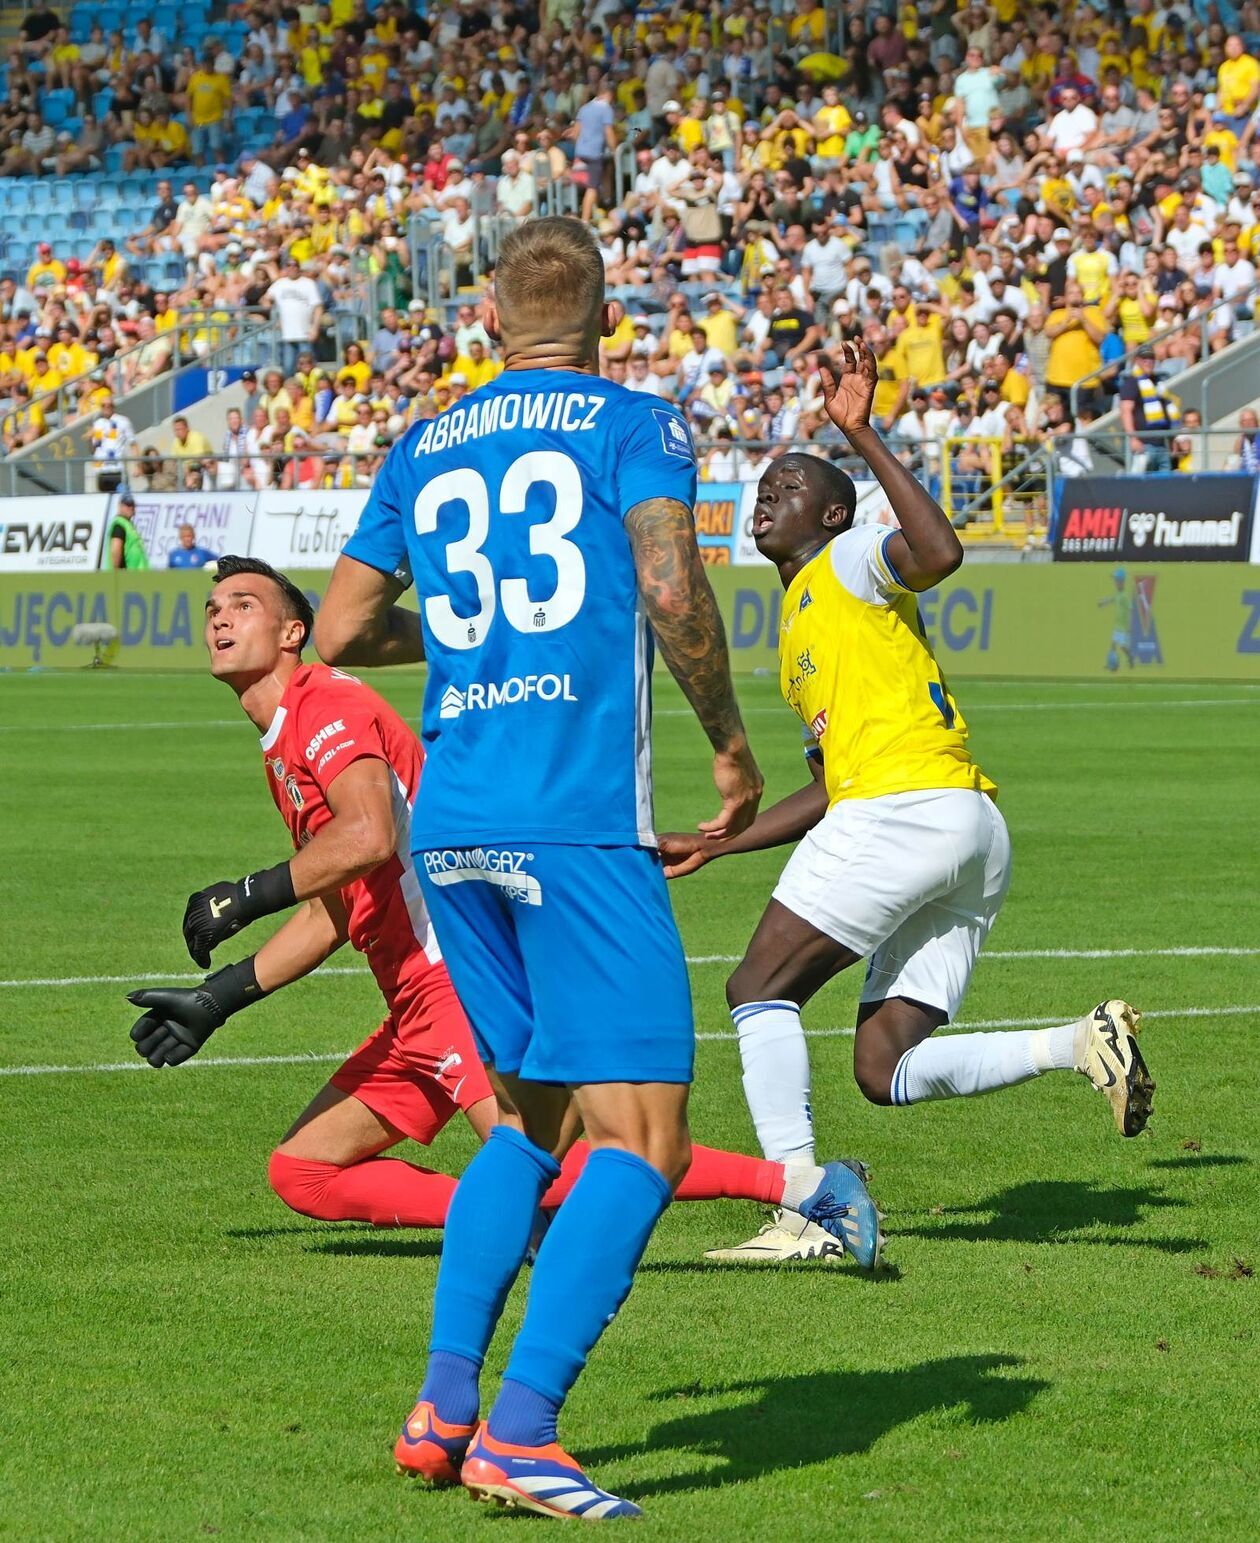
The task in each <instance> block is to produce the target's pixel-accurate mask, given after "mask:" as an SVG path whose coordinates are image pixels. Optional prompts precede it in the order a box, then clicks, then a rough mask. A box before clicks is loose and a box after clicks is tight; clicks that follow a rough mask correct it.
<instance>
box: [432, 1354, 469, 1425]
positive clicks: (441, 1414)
mask: <svg viewBox="0 0 1260 1543" xmlns="http://www.w3.org/2000/svg"><path fill="white" fill-rule="evenodd" d="M480 1372H481V1363H480V1362H479V1361H470V1360H469V1359H468V1357H467V1356H462V1355H452V1354H451V1353H450V1351H448V1350H435V1351H434V1352H433V1353H432V1355H430V1357H429V1367H428V1370H427V1371H426V1372H425V1374H424V1386H423V1387H422V1388H421V1389H420V1393H419V1399H418V1401H427V1402H428V1403H430V1404H432V1405H433V1407H434V1409H435V1410H436V1411H437V1416H438V1419H439V1420H445V1421H446V1422H447V1424H448V1425H471V1424H472V1423H473V1421H474V1420H475V1419H476V1418H477V1410H478V1407H479V1406H480V1402H481V1394H480V1390H479V1389H478V1386H477V1382H478V1377H479V1375H480Z"/></svg>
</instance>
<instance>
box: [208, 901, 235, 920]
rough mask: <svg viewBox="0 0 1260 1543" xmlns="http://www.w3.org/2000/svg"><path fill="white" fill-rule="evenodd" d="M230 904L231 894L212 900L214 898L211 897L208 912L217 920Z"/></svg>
mask: <svg viewBox="0 0 1260 1543" xmlns="http://www.w3.org/2000/svg"><path fill="white" fill-rule="evenodd" d="M231 904H232V897H231V895H229V896H228V897H227V899H226V900H214V899H212V900H211V901H210V914H211V916H213V917H214V919H215V921H218V919H219V917H220V916H222V915H223V913H224V911H226V910H227V908H228V906H230V905H231Z"/></svg>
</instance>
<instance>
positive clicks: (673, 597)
mask: <svg viewBox="0 0 1260 1543" xmlns="http://www.w3.org/2000/svg"><path fill="white" fill-rule="evenodd" d="M626 530H627V532H628V534H629V536H630V545H631V547H632V549H633V551H634V565H635V569H636V571H637V573H638V577H639V593H640V595H641V596H642V597H643V606H644V609H645V611H646V612H647V617H648V620H649V622H650V623H651V625H652V631H653V632H654V633H655V635H656V641H657V644H658V646H659V648H660V650H661V654H662V656H663V658H664V660H665V663H666V664H667V665H668V666H669V671H670V674H671V675H672V676H673V677H674V679H675V680H676V681H677V682H678V684H679V685H680V686H681V687H682V689H683V693H684V695H685V696H686V698H687V700H688V701H689V702H690V703H691V706H692V709H693V710H694V712H695V715H696V717H697V718H699V720H700V725H701V727H702V728H703V729H704V732H705V733H706V734H707V735H708V736H709V743H710V744H711V745H712V746H713V751H714V755H713V781H714V783H715V784H716V786H717V790H718V793H719V795H720V796H721V799H722V808H721V811H720V813H719V814H718V815H717V816H716V817H715V818H714V819H712V820H705V821H704V822H703V823H702V824H701V825H700V827H699V828H700V830H701V831H702V832H703V833H704V834H705V835H706V836H709V837H711V838H712V839H714V840H726V839H728V838H729V837H731V836H736V835H738V834H739V832H740V831H742V830H745V829H747V827H748V826H749V825H750V824H751V823H752V821H753V818H754V816H755V815H756V813H757V804H758V802H759V801H760V799H761V789H762V778H761V773H760V772H759V771H758V769H757V763H756V761H754V760H753V756H752V751H751V750H749V748H748V737H747V735H746V734H745V732H744V724H743V720H742V719H741V717H740V715H739V705H738V704H737V702H736V701H735V688H734V686H733V685H732V684H731V665H730V659H729V657H728V655H727V652H726V633H725V631H724V630H723V627H722V618H721V616H720V615H719V614H718V608H717V601H716V600H715V599H714V598H713V591H712V589H711V588H710V587H709V581H708V579H707V578H706V577H705V574H704V566H703V564H702V563H701V561H700V552H699V548H698V547H697V546H696V528H695V520H694V519H693V517H692V513H691V510H690V509H689V508H688V507H687V506H686V504H683V503H680V502H679V501H678V500H677V499H674V498H649V499H645V500H644V502H643V503H641V504H636V505H635V506H634V508H633V509H631V510H630V512H629V514H627V515H626Z"/></svg>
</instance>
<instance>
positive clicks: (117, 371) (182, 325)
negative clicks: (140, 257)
mask: <svg viewBox="0 0 1260 1543" xmlns="http://www.w3.org/2000/svg"><path fill="white" fill-rule="evenodd" d="M181 315H185V316H188V319H187V320H184V321H180V322H179V323H178V324H177V325H176V326H174V327H171V328H168V329H167V330H166V331H165V332H158V333H155V334H154V336H153V337H152V338H148V339H145V340H144V341H143V342H139V343H133V344H132V345H131V346H130V347H129V348H125V349H124V350H123V351H122V352H121V353H118V354H115V355H113V357H112V358H109V359H104V360H101V361H100V362H99V363H97V364H94V365H93V366H92V368H91V369H89V370H84V371H83V372H82V373H81V374H79V375H73V376H71V377H70V379H69V380H64V381H61V382H60V383H59V384H58V385H57V386H55V387H54V388H53V389H52V390H51V391H44V392H40V393H38V394H37V395H35V396H33V397H32V398H31V400H30V402H29V403H27V404H26V405H25V406H24V407H22V408H20V409H18V410H17V411H18V413H19V415H21V416H26V417H28V418H29V419H30V421H31V422H32V423H35V424H38V423H40V422H43V423H45V424H46V425H47V426H48V429H47V432H50V433H51V432H52V431H53V430H54V429H57V428H60V427H63V426H64V425H65V424H67V423H68V422H70V421H71V420H72V419H74V418H76V417H78V416H79V407H80V403H81V402H82V400H83V398H85V397H90V396H93V395H95V394H96V393H97V392H99V391H100V390H101V389H102V388H104V389H106V390H108V391H110V392H112V394H113V396H114V398H115V400H116V401H118V400H121V398H123V397H125V396H126V395H127V394H128V393H129V392H131V391H133V390H135V389H136V388H137V387H138V386H140V385H143V384H145V383H146V382H147V381H149V380H156V379H157V378H158V376H159V375H163V374H166V373H167V372H168V371H169V372H174V371H176V370H178V369H180V368H182V367H183V366H184V365H186V364H198V365H202V366H204V365H205V361H206V356H207V355H208V354H210V353H213V352H217V351H218V350H219V349H220V348H221V347H222V345H223V343H224V342H225V341H229V340H231V341H235V339H236V338H237V337H238V336H239V335H240V334H241V332H242V330H243V329H249V328H251V327H252V326H254V325H255V324H256V322H257V321H258V320H259V317H260V313H257V312H253V311H242V312H235V311H226V310H221V309H218V308H216V309H215V310H213V311H208V312H193V313H187V312H181ZM263 319H265V318H263ZM31 443H34V441H31ZM13 448H14V449H15V450H17V449H22V448H25V447H24V446H14V447H13Z"/></svg>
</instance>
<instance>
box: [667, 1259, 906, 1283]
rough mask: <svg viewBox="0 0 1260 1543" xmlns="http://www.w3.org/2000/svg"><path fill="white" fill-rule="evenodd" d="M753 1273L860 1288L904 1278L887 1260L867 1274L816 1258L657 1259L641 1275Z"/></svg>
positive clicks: (854, 1267) (851, 1266)
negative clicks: (772, 1261) (753, 1260)
mask: <svg viewBox="0 0 1260 1543" xmlns="http://www.w3.org/2000/svg"><path fill="white" fill-rule="evenodd" d="M750 1271H752V1272H754V1273H760V1274H763V1275H764V1274H765V1273H766V1272H767V1271H771V1272H772V1273H773V1274H774V1275H775V1276H776V1277H778V1276H780V1275H808V1276H811V1277H812V1278H813V1279H815V1280H823V1279H828V1280H834V1281H836V1282H837V1284H840V1285H843V1284H846V1283H855V1284H857V1285H860V1286H881V1285H891V1284H892V1283H894V1282H896V1281H899V1280H900V1279H901V1271H900V1270H899V1269H898V1268H897V1266H896V1265H895V1264H892V1263H890V1262H889V1261H888V1260H881V1261H880V1263H879V1268H878V1269H877V1270H876V1271H875V1272H874V1273H873V1274H868V1273H867V1271H865V1270H859V1269H858V1267H857V1265H855V1264H853V1263H851V1262H847V1261H846V1263H844V1264H820V1263H819V1262H818V1261H817V1260H816V1259H796V1260H792V1259H789V1260H785V1261H783V1262H782V1263H780V1264H750V1263H747V1262H741V1261H740V1260H738V1259H658V1260H653V1261H651V1262H650V1263H648V1264H641V1265H640V1266H639V1268H638V1271H637V1273H638V1274H639V1275H714V1274H722V1273H731V1274H736V1275H746V1274H748V1273H749V1272H750Z"/></svg>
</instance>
